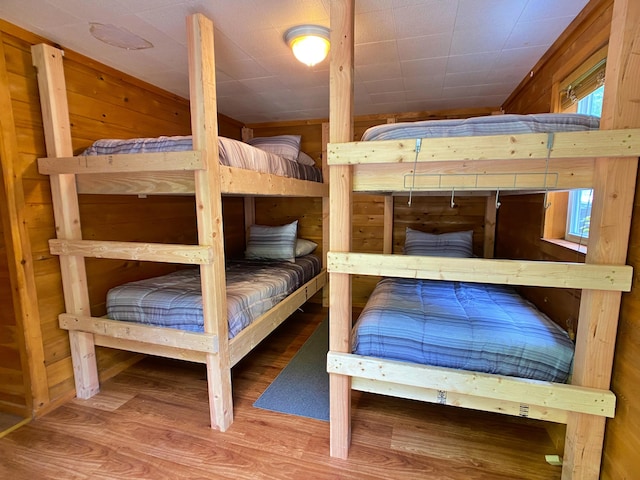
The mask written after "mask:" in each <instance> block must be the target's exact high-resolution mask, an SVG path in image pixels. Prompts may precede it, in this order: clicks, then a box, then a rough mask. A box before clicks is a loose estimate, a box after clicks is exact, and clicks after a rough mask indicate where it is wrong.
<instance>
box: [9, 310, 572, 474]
mask: <svg viewBox="0 0 640 480" xmlns="http://www.w3.org/2000/svg"><path fill="white" fill-rule="evenodd" d="M326 315H327V312H326V309H322V308H321V307H320V306H309V307H306V308H305V312H296V313H295V314H294V315H293V317H292V318H291V319H290V320H289V321H287V322H285V324H284V325H283V326H282V327H280V328H279V329H278V330H277V331H276V332H274V333H273V334H272V335H271V336H270V337H269V338H267V339H266V340H265V342H263V343H262V344H261V345H260V346H258V347H257V348H256V349H255V350H254V351H253V352H252V353H251V354H250V355H249V356H248V357H246V358H245V359H243V360H242V361H241V362H239V363H238V365H236V367H234V369H233V388H234V410H235V411H234V418H235V420H234V423H233V424H232V426H231V428H230V429H229V430H228V431H227V432H225V433H220V432H217V431H213V430H211V429H210V428H209V412H208V400H207V384H206V378H205V374H206V372H205V369H204V367H203V366H202V365H198V364H190V363H185V362H180V361H175V360H168V359H159V358H151V357H149V358H147V359H145V360H143V361H141V362H139V363H137V364H135V365H132V366H131V367H129V368H128V369H127V370H125V371H124V372H122V373H121V374H119V375H117V376H116V377H114V378H112V379H110V380H109V381H107V382H104V383H103V385H102V386H101V393H100V395H99V396H98V397H95V398H94V399H93V400H92V401H84V400H72V401H70V402H68V403H66V404H64V405H62V406H60V407H59V408H57V409H56V410H54V411H52V412H49V413H48V414H47V415H45V416H43V417H42V418H38V419H36V420H34V421H33V422H31V423H30V424H29V425H26V426H25V427H22V428H20V429H18V430H17V431H15V432H12V433H10V434H9V435H7V437H5V438H3V439H0V455H1V456H2V459H3V461H2V462H1V465H0V477H1V478H11V480H23V479H24V480H33V479H35V478H38V479H40V478H43V479H48V478H52V479H53V478H56V479H59V478H65V479H77V480H85V479H88V478H91V479H101V480H111V479H154V480H156V479H158V480H165V479H178V480H180V479H187V478H188V479H205V478H206V479H211V478H220V479H256V478H257V479H262V478H265V479H266V478H269V479H291V480H294V479H295V480H299V479H305V480H306V479H309V480H311V479H313V480H316V479H320V480H324V479H327V480H329V479H336V478H340V479H347V480H356V479H358V480H374V479H383V478H384V479H388V478H402V479H424V478H429V479H436V480H437V479H443V480H444V479H447V480H455V479H465V480H485V479H486V480H488V479H491V480H501V479H505V480H506V479H510V480H511V479H514V478H518V479H523V480H528V479H530V480H540V479H545V480H547V479H554V478H560V469H559V467H551V466H550V465H548V464H546V463H545V462H544V454H548V453H555V452H554V451H553V444H552V442H551V441H550V439H549V438H548V435H547V434H546V431H545V429H544V426H543V424H542V423H541V422H535V421H530V420H525V419H519V418H512V417H503V416H499V415H496V414H490V413H484V412H473V411H465V410H461V409H456V408H453V407H446V406H441V405H430V404H424V403H421V402H416V401H411V400H403V399H396V398H391V397H384V396H379V395H373V394H368V393H362V392H354V393H353V432H352V433H353V436H352V448H351V451H350V456H349V459H348V460H340V459H334V458H331V457H330V456H329V424H328V423H327V422H323V421H320V420H314V419H309V418H303V417H297V416H293V415H286V414H282V413H278V412H271V411H268V410H262V409H258V408H254V407H253V402H255V400H257V398H258V397H259V396H260V394H261V393H262V392H263V391H264V390H265V389H266V388H267V386H268V385H269V384H270V383H271V382H272V381H273V380H274V379H275V378H276V376H277V375H278V374H279V373H280V371H281V370H282V368H283V367H284V366H285V365H286V364H287V363H288V362H289V361H290V360H291V358H293V356H294V355H295V353H296V352H297V351H298V349H299V348H300V347H301V346H302V344H303V343H304V342H305V340H306V339H307V338H308V336H309V335H311V333H312V332H313V331H314V330H315V328H316V327H317V325H318V324H319V323H320V322H321V321H322V320H323V319H324V318H325V317H326Z"/></svg>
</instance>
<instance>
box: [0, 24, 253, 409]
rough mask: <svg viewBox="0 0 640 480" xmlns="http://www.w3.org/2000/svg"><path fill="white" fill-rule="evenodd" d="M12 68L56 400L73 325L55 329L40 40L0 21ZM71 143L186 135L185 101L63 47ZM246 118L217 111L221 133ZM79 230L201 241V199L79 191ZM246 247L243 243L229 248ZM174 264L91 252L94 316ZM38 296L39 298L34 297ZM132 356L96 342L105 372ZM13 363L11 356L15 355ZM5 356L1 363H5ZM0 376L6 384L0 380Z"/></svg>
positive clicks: (20, 162) (65, 382) (232, 227)
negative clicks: (117, 293) (120, 288)
mask: <svg viewBox="0 0 640 480" xmlns="http://www.w3.org/2000/svg"><path fill="white" fill-rule="evenodd" d="M0 31H1V32H2V34H3V35H2V39H3V47H4V51H5V61H6V70H7V75H8V78H9V84H10V92H11V102H12V109H13V114H14V117H15V124H16V135H17V143H18V150H19V156H18V158H17V159H15V160H14V163H15V164H14V169H15V171H16V172H17V177H18V178H17V181H19V182H22V185H23V189H24V195H25V201H24V202H25V203H24V205H21V206H20V208H23V209H24V215H25V218H26V223H27V226H28V232H29V238H30V243H31V247H32V253H33V262H34V270H35V281H36V285H37V291H38V298H37V302H38V311H39V313H40V323H41V325H40V327H41V331H42V342H43V345H44V354H45V365H46V378H45V379H35V381H44V382H46V383H47V388H48V391H49V397H50V405H39V406H37V408H40V409H41V411H46V409H47V408H49V407H50V406H51V405H55V404H56V403H57V402H60V401H62V400H64V399H65V398H69V396H70V395H73V392H74V382H73V371H72V366H71V359H70V351H69V341H68V335H67V332H66V331H64V330H61V329H59V328H58V322H57V315H58V314H59V313H61V312H63V311H64V300H63V295H62V286H61V279H60V268H59V262H58V259H57V257H55V256H52V255H50V254H49V249H48V243H47V242H48V240H49V239H50V238H54V237H55V226H54V223H53V211H52V205H51V193H50V187H49V179H48V177H46V176H43V175H40V174H39V173H38V171H37V164H36V159H37V158H38V157H43V156H45V145H44V134H43V129H42V119H41V114H40V104H39V96H38V87H37V82H36V74H35V70H34V68H33V66H32V62H31V53H30V47H31V45H32V44H35V43H39V42H41V41H43V39H41V38H39V37H37V36H35V35H33V34H31V33H29V32H26V31H24V30H21V29H19V28H17V27H15V26H13V25H10V24H8V23H6V22H3V21H0ZM64 65H65V74H66V77H67V90H68V92H67V93H68V97H69V110H70V118H71V124H72V125H71V133H72V141H73V148H74V151H75V152H80V151H81V150H82V149H84V148H85V147H86V146H88V145H89V144H90V143H91V142H93V141H94V140H96V139H98V138H105V137H106V138H131V137H137V136H157V135H182V134H189V133H190V118H189V105H188V102H187V101H186V100H184V99H182V98H179V97H177V96H175V95H172V94H169V93H167V92H164V91H161V90H159V89H157V88H155V87H152V86H150V85H148V84H145V83H144V82H141V81H138V80H135V79H133V78H131V77H128V76H126V75H124V74H122V73H120V72H117V71H115V70H112V69H110V68H108V67H105V66H103V65H101V64H98V63H96V62H94V61H92V60H91V59H88V58H85V57H82V56H80V55H78V54H75V53H74V52H72V51H66V52H65V60H64ZM241 127H242V125H241V124H240V123H238V122H235V121H233V120H231V119H229V118H226V117H224V116H222V117H221V118H220V131H221V132H222V133H223V134H224V135H225V136H228V137H233V138H240V132H241ZM225 203H226V211H227V212H228V213H229V215H228V218H225V227H224V228H225V229H226V230H227V234H228V235H229V239H230V242H229V243H230V245H234V246H235V245H237V244H238V243H239V242H238V239H239V238H240V239H242V242H243V241H244V225H243V217H242V215H243V213H242V212H243V210H242V203H241V199H229V202H225ZM80 210H81V222H82V229H83V236H84V237H85V238H87V239H94V238H95V239H101V240H124V239H127V240H139V241H156V242H167V243H190V242H191V243H195V242H196V225H195V203H194V200H193V198H188V197H153V198H151V197H149V198H137V197H132V196H131V197H125V196H121V197H101V196H91V195H84V196H81V199H80ZM239 250H242V246H241V244H240V246H239V247H235V248H234V249H232V252H236V253H237V251H239ZM173 268H175V267H173V266H170V265H155V264H151V263H147V262H128V261H112V260H97V259H91V261H88V262H87V273H88V282H89V289H90V290H89V293H90V300H91V305H92V314H94V315H101V314H103V313H104V302H105V293H106V291H107V289H108V288H110V287H111V286H113V285H116V284H119V283H122V282H125V281H129V280H135V279H139V278H144V277H149V276H153V275H156V274H160V273H164V272H166V271H168V270H169V269H173ZM34 301H36V299H34ZM134 358H135V357H133V356H132V355H131V354H129V353H126V352H118V351H115V350H109V349H99V351H98V365H99V370H100V375H101V377H103V378H104V377H107V376H111V375H113V374H115V373H117V372H118V371H119V370H120V369H121V368H123V367H124V366H126V365H127V364H128V362H131V361H133V359H134ZM14 363H15V362H14ZM3 364H4V362H3ZM0 383H4V381H3V380H2V379H0Z"/></svg>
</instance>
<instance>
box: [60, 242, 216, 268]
mask: <svg viewBox="0 0 640 480" xmlns="http://www.w3.org/2000/svg"><path fill="white" fill-rule="evenodd" d="M49 251H50V252H51V253H52V254H53V255H77V256H80V257H92V258H112V259H120V260H140V261H147V262H165V263H181V264H190V265H204V264H207V265H208V264H211V263H213V250H212V248H211V247H209V246H206V245H173V244H166V243H142V242H111V241H98V240H64V239H52V240H49Z"/></svg>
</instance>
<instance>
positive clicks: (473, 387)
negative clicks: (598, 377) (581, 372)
mask: <svg viewBox="0 0 640 480" xmlns="http://www.w3.org/2000/svg"><path fill="white" fill-rule="evenodd" d="M327 371H328V372H329V373H339V374H342V375H350V376H352V377H362V378H367V379H370V380H381V381H384V382H391V383H398V384H401V385H409V386H414V387H421V388H429V389H434V390H440V391H444V392H454V393H459V394H464V395H471V396H476V397H484V398H489V399H495V400H505V401H509V402H516V403H519V404H522V405H536V406H538V407H547V408H554V409H557V410H566V411H569V412H579V413H587V414H589V415H598V416H604V417H609V418H613V416H614V413H615V405H616V397H615V395H614V394H613V393H612V392H610V391H608V390H600V389H596V388H588V387H579V386H575V385H566V384H563V383H552V382H543V381H539V380H529V379H523V378H515V377H507V376H504V375H492V374H487V373H478V372H467V371H464V370H458V369H453V368H442V367H432V366H427V365H419V364H412V363H407V362H399V361H395V360H388V359H379V358H373V357H364V356H362V355H354V354H350V353H339V352H329V353H328V354H327Z"/></svg>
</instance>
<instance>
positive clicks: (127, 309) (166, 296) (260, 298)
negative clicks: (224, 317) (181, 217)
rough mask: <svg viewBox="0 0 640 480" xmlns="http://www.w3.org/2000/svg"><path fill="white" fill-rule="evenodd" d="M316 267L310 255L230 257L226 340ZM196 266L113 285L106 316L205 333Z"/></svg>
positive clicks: (316, 261) (317, 262)
mask: <svg viewBox="0 0 640 480" xmlns="http://www.w3.org/2000/svg"><path fill="white" fill-rule="evenodd" d="M320 269H321V263H320V259H319V258H318V257H316V256H315V255H305V256H303V257H298V258H296V261H295V263H292V262H287V261H281V262H273V261H272V262H266V261H264V262H260V261H243V260H239V261H235V262H230V263H229V264H228V266H227V269H226V277H227V311H228V320H229V338H233V337H235V336H236V335H237V334H238V333H239V332H240V331H242V329H244V328H245V327H247V326H248V325H249V324H251V322H253V321H254V320H255V319H256V318H257V317H259V316H260V315H262V314H263V313H265V312H267V311H268V310H269V309H271V308H272V307H274V306H275V305H276V304H278V303H279V302H280V301H281V300H283V299H284V298H286V297H287V296H288V295H290V294H291V293H293V292H294V291H295V290H296V289H298V288H299V287H300V286H302V285H303V284H304V283H306V282H307V281H309V280H311V279H312V278H313V277H314V276H316V275H317V274H318V273H319V272H320ZM201 291H202V290H201V285H200V269H199V268H187V269H183V270H178V271H176V272H173V273H170V274H168V275H163V276H160V277H154V278H149V279H145V280H139V281H136V282H130V283H126V284H124V285H120V286H118V287H114V288H112V289H111V290H109V292H108V293H107V316H108V317H109V318H111V319H113V320H124V321H128V322H136V323H143V324H147V325H154V326H158V327H169V328H177V329H180V330H188V331H192V332H202V331H204V326H203V325H204V323H203V316H202V294H201Z"/></svg>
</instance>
